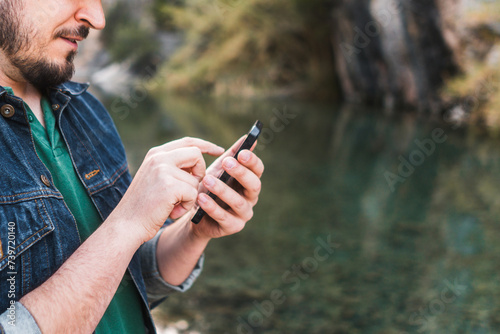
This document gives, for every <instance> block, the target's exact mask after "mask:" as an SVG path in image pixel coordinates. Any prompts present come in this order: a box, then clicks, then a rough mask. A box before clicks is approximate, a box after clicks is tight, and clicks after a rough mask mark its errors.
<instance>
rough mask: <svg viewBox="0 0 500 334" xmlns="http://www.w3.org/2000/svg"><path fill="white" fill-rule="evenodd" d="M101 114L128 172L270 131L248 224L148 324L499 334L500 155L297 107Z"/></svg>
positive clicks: (218, 246)
mask: <svg viewBox="0 0 500 334" xmlns="http://www.w3.org/2000/svg"><path fill="white" fill-rule="evenodd" d="M113 101H115V105H114V106H115V107H114V108H113V107H112V106H113ZM107 105H108V106H109V108H110V110H111V113H112V114H113V117H114V118H115V121H116V124H117V127H118V129H119V131H120V133H121V135H122V137H123V141H124V143H125V146H126V149H127V153H128V156H129V159H130V164H131V169H132V171H135V170H136V169H137V168H138V166H139V165H140V162H141V161H142V159H143V157H144V155H145V154H146V152H147V150H148V148H149V147H151V146H154V145H159V144H161V143H163V142H166V141H169V140H172V139H176V138H180V137H182V136H195V137H201V138H204V139H207V140H211V141H213V142H215V143H217V144H220V145H222V146H225V147H229V146H230V145H231V144H232V143H233V141H234V140H236V138H238V137H239V136H241V135H242V134H243V133H245V132H246V131H247V130H248V129H249V128H250V126H251V124H252V123H253V122H254V121H255V120H256V119H261V120H262V121H263V122H264V123H265V125H266V126H267V127H266V129H267V130H265V132H264V133H263V136H262V138H261V141H260V143H259V146H258V147H257V149H256V151H257V152H258V154H259V156H260V157H261V158H262V160H263V161H264V163H265V165H266V170H265V173H264V176H263V178H262V182H263V190H262V194H261V196H260V201H259V204H258V206H257V207H256V209H255V216H254V218H253V219H252V221H251V222H250V223H249V224H248V225H247V227H246V228H245V230H244V231H242V232H241V233H239V234H238V235H235V236H231V237H227V238H222V239H218V240H213V241H212V242H211V243H210V245H209V247H208V249H207V251H206V256H207V257H206V263H205V269H204V272H203V274H202V276H201V277H200V279H199V280H198V281H197V283H196V284H195V286H194V287H193V288H192V289H191V290H190V291H188V292H187V293H185V294H182V295H180V294H179V295H172V296H171V297H170V298H169V299H168V300H167V301H166V302H164V303H163V304H162V306H160V307H159V308H158V309H157V310H155V317H156V319H157V322H158V323H161V324H162V323H174V322H176V321H179V320H186V321H187V323H188V324H189V329H188V330H186V331H183V330H180V332H186V333H188V332H189V331H198V332H200V333H495V332H498V331H499V329H500V312H499V311H500V310H499V305H500V304H499V301H500V281H499V275H498V274H499V271H500V265H499V264H498V263H499V262H497V261H498V258H499V254H500V252H499V251H500V242H499V240H500V228H499V227H498V222H499V219H498V218H499V214H500V205H499V204H500V192H499V190H498V185H499V184H500V182H499V181H500V173H498V172H499V171H500V154H499V149H498V142H497V141H493V140H488V139H483V138H481V137H478V136H475V135H473V134H471V133H470V132H466V131H464V130H460V129H456V128H454V127H452V126H450V124H444V123H440V122H428V121H425V120H424V119H420V118H419V117H417V116H415V115H407V114H405V115H402V116H397V117H396V116H384V115H382V113H379V112H375V111H371V110H356V108H348V107H338V106H329V105H318V104H305V103H298V102H293V101H290V100H274V101H253V102H252V101H239V102H236V101H232V102H231V101H213V100H207V99H193V98H183V99H182V98H173V97H157V98H154V99H153V98H151V99H149V98H148V99H146V100H144V101H142V102H141V103H139V104H138V106H137V107H135V106H134V107H129V108H128V110H127V111H126V112H125V111H124V109H123V108H122V109H119V108H117V107H116V106H117V104H116V99H109V100H108V101H107ZM285 116H286V117H285ZM405 161H406V162H405ZM183 323H184V324H185V322H183ZM184 327H185V326H184Z"/></svg>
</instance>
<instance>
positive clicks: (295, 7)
mask: <svg viewBox="0 0 500 334" xmlns="http://www.w3.org/2000/svg"><path fill="white" fill-rule="evenodd" d="M321 3H322V2H320V1H319V0H313V1H300V0H294V1H290V0H276V1H266V0H245V1H243V0H234V1H231V0H225V1H222V0H220V1H202V0H187V1H185V2H177V3H174V4H170V3H165V2H163V1H161V2H160V1H157V2H156V4H155V6H154V8H155V12H157V14H156V19H157V22H158V25H159V26H160V27H162V28H164V29H169V30H170V29H179V30H181V31H183V32H184V33H185V41H184V44H183V46H182V47H181V49H180V50H178V51H177V52H176V54H175V55H174V56H173V57H172V58H171V59H170V60H169V61H168V62H167V63H166V64H165V66H164V67H163V68H162V70H161V72H160V75H162V76H165V77H167V80H166V83H165V86H166V87H163V88H166V89H168V90H172V91H176V92H180V93H200V92H202V93H207V92H208V93H211V94H214V95H239V96H247V97H249V96H256V95H258V96H262V95H264V96H268V95H276V94H286V95H288V94H290V93H297V94H306V95H309V96H311V95H312V96H318V95H327V94H328V95H330V96H331V95H332V91H334V90H333V89H332V87H333V76H334V71H333V68H332V66H333V65H332V59H333V58H332V56H331V51H330V44H329V40H328V39H329V35H328V25H327V24H317V23H318V22H321V21H323V22H327V18H328V15H329V11H328V10H324V9H323V8H322V6H321V5H320V4H321Z"/></svg>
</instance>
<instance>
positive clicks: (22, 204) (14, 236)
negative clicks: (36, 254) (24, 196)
mask: <svg viewBox="0 0 500 334" xmlns="http://www.w3.org/2000/svg"><path fill="white" fill-rule="evenodd" d="M0 222H1V224H0V241H1V250H0V271H1V270H4V269H5V268H6V267H7V266H8V265H9V266H10V265H14V263H15V262H16V259H17V258H18V257H19V256H20V255H21V254H22V253H23V252H25V251H26V250H27V249H28V248H30V247H31V246H32V245H33V244H34V243H36V242H37V241H39V240H40V239H41V238H43V237H44V236H45V235H47V234H48V233H50V232H52V231H53V230H54V224H53V223H52V221H51V220H50V218H49V214H48V212H47V208H46V207H45V204H44V201H43V197H38V198H32V199H29V200H23V201H19V202H16V201H11V202H8V201H4V202H2V201H0ZM9 262H10V264H9ZM12 268H14V267H12ZM12 268H11V269H12Z"/></svg>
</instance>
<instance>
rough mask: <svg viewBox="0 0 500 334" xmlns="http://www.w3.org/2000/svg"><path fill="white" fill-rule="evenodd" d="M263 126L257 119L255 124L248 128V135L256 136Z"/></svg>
mask: <svg viewBox="0 0 500 334" xmlns="http://www.w3.org/2000/svg"><path fill="white" fill-rule="evenodd" d="M263 127H264V124H262V122H261V121H259V120H257V121H256V122H255V124H254V125H253V126H252V128H251V129H250V132H249V133H248V134H249V135H250V136H254V137H257V136H258V135H259V133H260V132H261V131H262V128H263Z"/></svg>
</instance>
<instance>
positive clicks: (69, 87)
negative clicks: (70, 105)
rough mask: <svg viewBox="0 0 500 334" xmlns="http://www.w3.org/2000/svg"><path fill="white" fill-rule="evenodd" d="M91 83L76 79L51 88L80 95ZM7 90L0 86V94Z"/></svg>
mask: <svg viewBox="0 0 500 334" xmlns="http://www.w3.org/2000/svg"><path fill="white" fill-rule="evenodd" d="M89 86H90V84H89V83H79V82H74V81H67V82H65V83H62V84H60V85H57V86H55V87H51V90H56V91H60V92H62V93H68V94H70V95H73V96H78V95H81V94H83V93H85V92H86V91H87V89H88V88H89ZM6 92H7V91H6V90H5V88H3V87H2V86H0V96H2V95H3V94H5V93H6Z"/></svg>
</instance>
